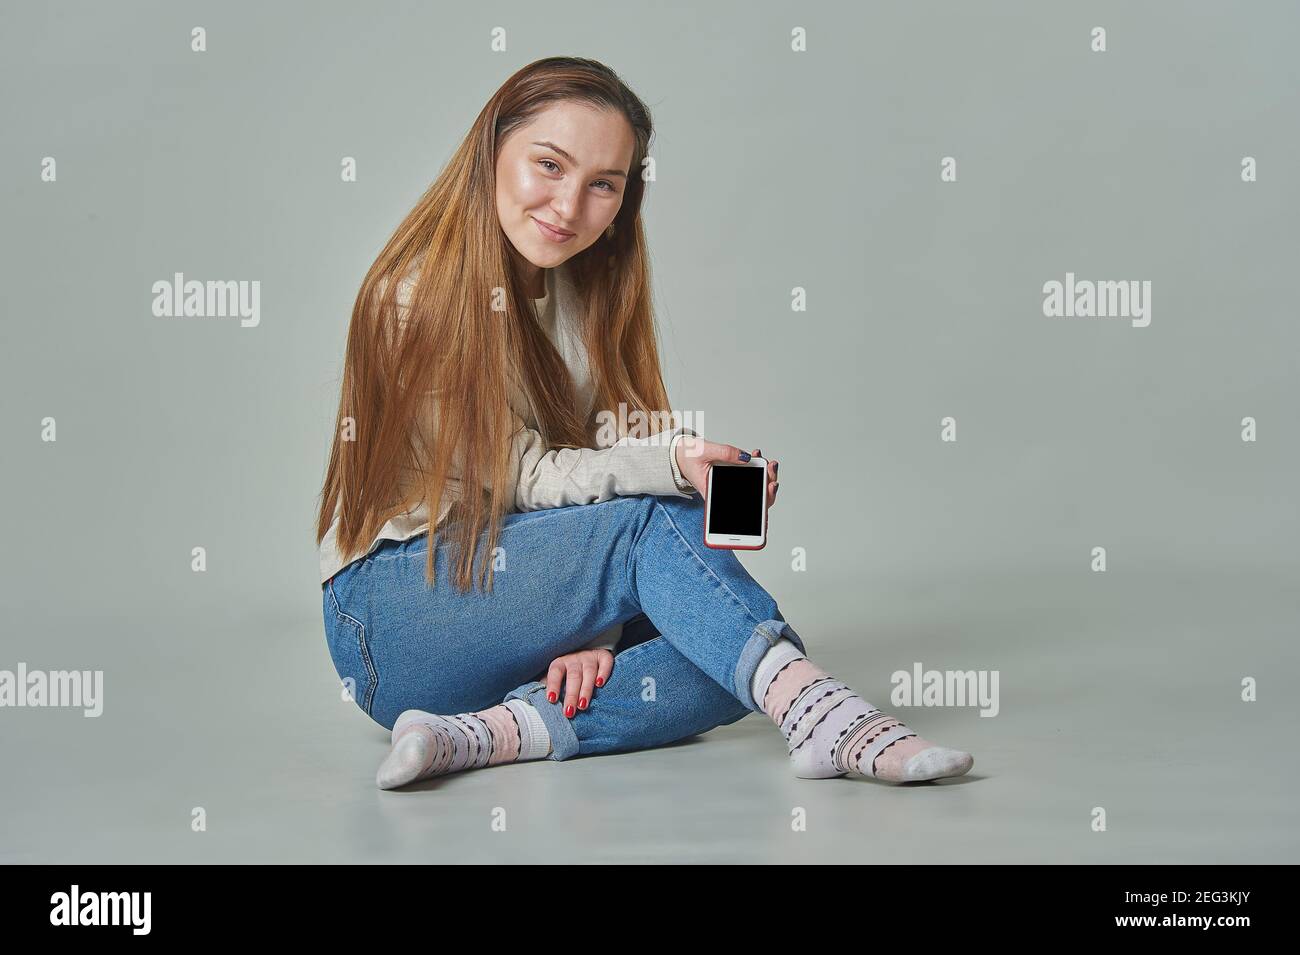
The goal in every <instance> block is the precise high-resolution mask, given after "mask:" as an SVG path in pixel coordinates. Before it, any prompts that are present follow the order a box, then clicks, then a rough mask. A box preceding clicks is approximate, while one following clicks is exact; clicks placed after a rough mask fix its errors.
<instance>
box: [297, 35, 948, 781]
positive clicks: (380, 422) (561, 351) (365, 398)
mask: <svg viewBox="0 0 1300 955" xmlns="http://www.w3.org/2000/svg"><path fill="white" fill-rule="evenodd" d="M651 131H652V130H651V123H650V116H649V113H648V111H647V110H646V107H645V105H644V104H643V103H642V102H641V101H640V100H639V99H638V98H637V97H636V96H635V95H634V94H633V93H632V92H631V91H630V90H629V89H628V88H627V87H626V86H625V85H624V84H623V83H622V82H621V81H620V80H619V79H618V77H617V76H616V75H615V74H614V73H613V72H612V71H611V70H609V69H608V68H607V67H605V66H603V65H601V64H600V63H597V62H594V61H592V60H586V59H575V58H568V57H552V58H548V59H543V60H539V61H537V62H536V63H533V64H531V65H529V66H527V67H525V68H524V69H522V70H520V71H519V72H518V73H516V74H515V75H514V76H512V77H510V79H509V80H508V81H507V82H506V83H505V85H504V86H502V87H501V89H500V90H499V91H497V93H496V94H495V95H494V96H493V97H492V99H491V100H490V101H489V102H488V104H487V106H486V107H484V109H483V111H482V112H481V113H480V114H479V116H478V119H477V120H476V121H475V123H474V126H473V128H472V129H471V130H470V132H469V135H468V136H466V137H465V140H464V142H463V143H462V144H461V145H460V147H459V149H457V151H456V153H455V155H454V156H453V157H452V158H451V160H450V162H449V163H448V165H447V168H446V169H445V170H444V171H443V173H442V175H440V176H439V177H438V179H437V181H436V182H435V183H434V184H433V185H432V186H431V187H430V189H429V190H428V192H427V193H426V194H425V195H424V196H423V197H422V198H421V200H420V202H419V203H418V204H417V206H416V207H415V209H414V210H413V211H412V212H411V213H410V214H409V215H408V216H407V217H406V219H405V220H404V221H403V222H402V224H401V225H400V226H399V227H398V229H397V231H396V233H395V234H394V235H393V237H392V238H391V239H390V240H389V242H388V244H387V245H386V246H385V248H384V249H383V251H382V252H381V253H380V255H379V257H378V259H377V260H376V261H375V263H374V265H373V266H372V267H371V269H370V271H369V273H368V274H367V275H366V277H365V280H364V282H363V284H362V288H361V291H360V293H359V295H358V298H357V302H356V305H355V306H354V308H353V313H352V322H351V326H350V328H349V331H348V342H347V354H346V358H345V364H344V372H343V383H342V398H341V401H340V407H339V412H338V422H337V428H336V432H335V438H334V443H333V448H332V451H331V454H330V461H329V469H328V472H327V475H326V479H325V485H324V489H323V492H322V501H321V508H320V517H319V523H318V528H317V542H318V544H319V545H320V555H321V579H322V595H323V596H322V600H323V611H324V621H325V631H326V636H327V640H328V645H329V650H330V655H331V657H332V659H333V662H334V665H335V667H336V669H337V671H338V673H339V676H340V677H341V678H342V679H343V681H344V684H345V686H347V687H349V688H350V690H351V693H352V698H353V699H354V700H355V701H356V702H357V704H358V705H359V706H360V707H361V709H362V710H363V711H364V712H365V713H366V714H367V715H368V716H370V717H371V718H372V719H374V720H375V721H377V722H378V723H379V724H380V725H382V726H384V727H385V728H390V729H391V730H392V749H391V751H390V752H389V753H388V756H387V757H386V758H385V759H384V761H383V763H382V765H381V766H380V767H379V771H378V775H377V779H376V781H377V783H378V785H379V786H380V787H381V788H383V789H392V788H396V787H398V786H403V785H406V784H408V783H411V782H413V781H415V780H418V779H424V778H427V777H430V776H435V775H439V774H444V773H450V772H454V771H458V770H463V769H469V768H474V767H481V766H490V765H494V764H498V763H505V762H512V761H518V760H529V759H540V758H548V759H555V760H563V759H569V758H570V757H573V756H578V755H586V754H589V753H606V752H615V751H624V750H635V749H643V748H646V747H651V746H659V745H662V744H665V743H668V742H671V741H673V740H677V739H681V738H684V737H687V736H692V735H695V734H699V733H704V732H706V731H708V730H710V729H712V728H713V727H716V726H722V725H725V724H728V723H734V722H735V721H736V720H739V719H741V718H742V717H744V716H745V715H747V714H748V713H750V712H756V713H761V714H764V715H766V716H767V717H769V718H771V719H772V720H773V721H774V722H775V723H776V725H777V726H778V728H779V729H780V731H781V733H782V734H783V735H784V737H785V739H786V744H787V749H788V752H789V754H790V759H791V764H792V767H793V771H794V772H795V774H796V775H798V776H801V777H806V778H821V777H833V776H843V775H846V774H860V775H863V776H870V777H874V778H877V779H884V780H888V781H892V782H907V781H914V780H928V779H938V778H940V777H945V776H956V775H960V774H962V773H965V772H966V771H967V770H969V769H970V767H971V765H972V763H973V760H972V759H971V756H970V754H968V753H964V752H960V751H958V750H953V749H948V748H946V747H942V746H936V745H935V744H933V743H931V742H929V741H928V740H925V739H923V738H921V737H920V736H918V735H917V734H916V733H915V732H913V731H912V730H910V729H908V728H907V727H906V726H904V725H903V724H902V723H901V722H900V721H899V720H897V719H895V718H893V717H891V716H887V715H886V714H884V713H882V712H880V711H879V710H878V709H876V708H875V707H874V706H872V705H871V704H869V703H868V702H866V701H865V700H863V699H862V698H861V697H859V696H858V695H857V694H855V693H854V692H853V691H852V690H851V689H850V688H849V687H848V686H846V685H845V684H844V683H841V682H840V681H838V680H836V679H834V678H832V677H831V676H829V675H828V674H827V673H825V672H823V671H822V670H821V669H819V668H818V667H817V666H816V665H815V664H813V663H812V662H811V661H810V660H809V659H808V658H807V657H806V656H805V655H804V650H805V647H804V643H803V640H802V639H801V638H800V637H799V635H798V634H797V633H795V631H794V629H793V628H792V627H791V626H790V624H788V623H787V622H786V621H785V619H784V617H782V615H781V612H780V611H779V609H778V608H777V605H776V601H775V600H774V599H773V598H772V597H771V595H769V594H768V593H767V592H766V591H765V590H764V589H763V588H762V587H760V586H759V585H758V584H757V583H756V582H755V581H754V579H753V578H752V577H751V576H750V575H749V573H747V572H746V570H745V569H744V567H743V566H741V564H740V562H739V560H737V558H736V555H735V554H734V553H733V552H731V551H727V550H715V549H712V548H709V547H705V546H704V543H703V522H702V517H703V504H702V499H701V498H700V496H699V495H698V494H697V493H696V489H697V488H700V487H702V486H703V485H704V482H705V477H706V475H707V473H708V468H709V466H710V465H712V464H713V463H717V462H736V461H743V460H748V459H749V455H748V453H746V452H745V451H742V450H741V449H740V448H737V447H735V446H732V445H727V444H718V443H715V442H712V441H707V440H705V439H703V438H702V437H701V436H699V435H698V434H696V433H695V432H694V431H692V430H691V429H689V428H682V427H675V428H671V429H668V430H664V429H660V430H658V431H655V432H654V433H652V434H649V435H634V434H627V433H626V428H625V426H622V425H620V428H621V429H622V430H620V435H621V436H620V437H619V438H618V440H617V441H614V442H612V443H610V442H607V441H601V440H600V439H599V437H598V434H597V432H598V430H599V429H598V428H597V426H596V425H597V422H603V423H604V424H608V422H609V421H610V420H611V419H612V420H617V421H620V422H624V421H628V420H633V421H635V420H638V417H637V414H636V413H637V412H639V413H640V414H641V415H643V416H648V418H649V420H652V421H653V420H656V416H658V417H660V418H662V416H663V415H664V414H666V412H667V409H668V408H669V407H670V406H669V404H668V399H667V395H666V393H665V389H664V384H663V378H662V375H661V372H660V367H659V356H658V349H657V345H656V340H655V330H654V322H653V317H652V314H651V310H650V293H649V286H650V283H649V268H648V262H647V255H646V246H645V239H644V235H643V233H642V225H641V200H642V195H643V191H644V188H645V185H644V183H645V181H644V179H643V177H642V168H643V160H644V159H645V158H646V157H647V155H648V150H649V143H650V137H651ZM620 408H622V410H623V412H624V413H623V414H620V413H619V411H618V410H616V409H620ZM628 409H631V410H630V411H629V410H628ZM602 410H603V411H605V412H606V414H605V415H602V414H601V413H600V412H601V411H602ZM603 444H609V446H597V445H603ZM754 453H755V454H759V453H760V452H758V451H755V452H754ZM776 479H777V462H776V461H772V462H771V465H770V475H769V485H768V501H769V505H771V504H773V503H775V499H776V493H777V480H776ZM440 532H441V533H440ZM440 538H441V539H440ZM476 559H477V562H478V569H477V571H476V570H475V561H476ZM593 637H594V640H593ZM611 648H612V650H614V651H617V652H616V653H615V652H611ZM561 696H562V697H563V702H561Z"/></svg>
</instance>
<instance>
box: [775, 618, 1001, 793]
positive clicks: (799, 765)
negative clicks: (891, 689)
mask: <svg viewBox="0 0 1300 955" xmlns="http://www.w3.org/2000/svg"><path fill="white" fill-rule="evenodd" d="M751 690H752V691H753V696H754V701H755V702H756V703H758V705H759V707H760V708H761V709H762V710H763V712H764V713H766V714H767V715H768V716H769V717H771V719H772V721H773V722H775V723H776V725H777V726H779V727H780V728H781V732H782V734H783V735H784V736H785V738H786V743H787V745H788V747H789V750H790V763H791V766H792V767H793V769H794V773H795V775H796V776H799V777H802V778H804V779H826V778H830V777H834V776H843V775H845V774H846V773H858V774H860V775H863V776H870V777H872V778H873V779H883V780H886V781H887V782H893V783H910V782H922V781H925V780H930V779H943V778H946V777H949V776H961V775H962V774H964V773H966V772H969V771H970V768H971V767H972V766H973V765H975V759H974V757H972V756H971V754H970V753H965V752H962V751H961V750H957V749H949V748H948V747H946V746H939V745H936V744H935V743H932V742H930V741H929V740H927V739H924V738H923V737H921V736H918V735H917V734H916V732H915V731H913V730H911V729H909V728H908V727H907V726H904V725H903V723H902V722H901V721H899V720H897V719H895V718H894V717H892V716H889V715H887V714H885V713H882V712H881V711H880V710H878V709H877V708H876V707H874V706H872V705H871V704H870V703H868V702H867V701H866V700H864V699H862V697H860V696H858V695H857V694H856V693H854V692H853V690H851V689H850V688H849V687H848V686H847V685H845V684H844V683H842V682H840V681H839V680H836V679H834V678H833V677H831V676H830V675H829V674H827V673H826V672H825V671H824V670H822V669H820V668H819V667H817V666H816V665H815V664H814V663H813V662H812V661H811V660H809V659H808V658H807V657H806V656H804V655H803V653H801V652H800V651H799V648H798V647H796V646H795V645H794V644H793V643H791V642H790V641H789V640H787V639H785V638H782V639H780V640H778V641H777V642H776V643H775V644H774V645H773V646H772V649H770V650H769V651H768V652H767V653H766V654H764V656H763V659H762V660H761V661H759V664H758V668H757V670H755V672H754V679H753V682H752V684H751Z"/></svg>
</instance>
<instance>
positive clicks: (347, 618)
mask: <svg viewBox="0 0 1300 955" xmlns="http://www.w3.org/2000/svg"><path fill="white" fill-rule="evenodd" d="M324 610H325V640H326V642H327V644H328V645H329V651H330V659H331V660H333V661H334V670H335V671H336V672H337V673H338V675H339V679H340V680H342V681H343V688H344V690H345V691H346V693H347V694H348V696H350V697H351V699H352V701H353V702H355V703H356V704H357V706H359V707H361V710H362V712H364V713H365V714H366V715H367V716H369V715H370V708H371V706H372V705H373V704H374V699H375V686H376V685H377V684H378V682H379V678H378V675H377V674H376V673H375V667H374V663H373V662H372V661H371V659H370V651H369V649H368V648H367V647H366V628H365V625H364V624H362V622H361V621H360V620H358V619H356V618H355V617H353V616H351V615H350V614H348V613H346V612H345V611H344V610H343V608H342V607H340V606H339V602H338V597H337V596H335V594H334V582H333V581H330V583H329V586H328V587H326V589H325V608H324Z"/></svg>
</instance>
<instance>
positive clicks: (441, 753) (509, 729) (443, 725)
mask: <svg viewBox="0 0 1300 955" xmlns="http://www.w3.org/2000/svg"><path fill="white" fill-rule="evenodd" d="M550 751H551V737H550V735H549V734H548V733H547V731H546V724H545V723H543V722H542V718H541V715H540V714H539V713H538V712H537V710H536V708H534V707H533V705H532V704H530V703H525V702H524V701H523V700H507V701H506V702H505V703H501V704H499V705H497V706H492V707H489V708H488V709H486V710H477V711H475V712H473V713H458V714H456V715H455V716H440V715H438V714H436V713H426V712H424V711H423V710H406V711H404V712H403V713H402V714H401V715H400V716H399V717H398V718H397V721H396V722H395V723H394V724H393V748H392V749H391V750H390V751H389V753H388V755H387V756H386V757H384V761H383V762H382V763H381V764H380V765H379V771H378V772H377V773H375V783H376V785H378V786H379V788H380V789H397V788H398V787H399V786H405V785H407V784H408V783H413V782H416V781H417V780H421V779H429V778H431V777H433V776H442V775H445V774H447V773H454V772H459V771H460V770H462V769H476V768H478V767H480V766H495V765H497V764H499V763H512V762H519V761H522V760H528V759H541V758H543V757H544V756H546V755H548V754H549V753H550Z"/></svg>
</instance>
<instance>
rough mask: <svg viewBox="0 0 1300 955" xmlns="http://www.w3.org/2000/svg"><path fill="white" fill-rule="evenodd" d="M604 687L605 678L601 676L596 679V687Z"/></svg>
mask: <svg viewBox="0 0 1300 955" xmlns="http://www.w3.org/2000/svg"><path fill="white" fill-rule="evenodd" d="M604 685H605V678H604V677H603V676H598V677H596V686H604Z"/></svg>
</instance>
